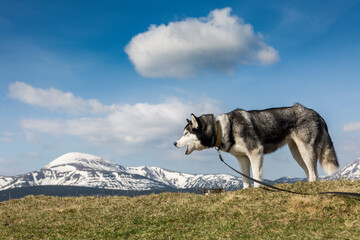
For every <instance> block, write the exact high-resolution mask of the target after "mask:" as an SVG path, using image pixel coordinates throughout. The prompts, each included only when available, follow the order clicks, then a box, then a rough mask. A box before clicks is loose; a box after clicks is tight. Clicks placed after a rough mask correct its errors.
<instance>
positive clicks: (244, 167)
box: [236, 155, 251, 189]
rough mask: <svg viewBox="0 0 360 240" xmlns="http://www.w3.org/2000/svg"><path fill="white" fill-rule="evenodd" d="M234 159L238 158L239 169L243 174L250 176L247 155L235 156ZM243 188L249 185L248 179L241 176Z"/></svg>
mask: <svg viewBox="0 0 360 240" xmlns="http://www.w3.org/2000/svg"><path fill="white" fill-rule="evenodd" d="M236 159H237V160H238V163H239V166H240V170H241V172H242V173H243V174H245V175H247V176H250V160H249V158H248V157H247V156H245V155H242V156H236ZM242 181H243V189H245V188H249V187H250V184H251V183H250V179H248V178H246V177H243V178H242Z"/></svg>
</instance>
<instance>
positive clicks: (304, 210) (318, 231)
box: [0, 181, 360, 239]
mask: <svg viewBox="0 0 360 240" xmlns="http://www.w3.org/2000/svg"><path fill="white" fill-rule="evenodd" d="M280 187H282V188H286V189H290V190H294V191H305V192H308V193H316V192H319V191H349V192H360V181H355V182H351V181H324V182H315V183H295V184H282V185H280ZM359 200H360V199H357V198H352V197H346V196H334V195H312V196H302V195H293V194H289V193H282V192H272V191H266V190H264V189H247V190H239V191H235V192H226V193H222V194H214V195H209V196H202V195H195V194H171V193H163V194H157V195H155V194H154V195H149V196H141V197H134V198H129V197H79V198H71V197H46V196H36V197H34V196H29V197H26V198H23V199H19V200H10V201H6V202H1V203H0V238H5V239H360V228H359V226H360V201H359Z"/></svg>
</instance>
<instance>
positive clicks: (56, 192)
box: [0, 185, 201, 202]
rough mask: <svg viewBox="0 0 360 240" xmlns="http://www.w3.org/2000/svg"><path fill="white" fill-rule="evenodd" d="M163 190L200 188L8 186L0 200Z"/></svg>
mask: <svg viewBox="0 0 360 240" xmlns="http://www.w3.org/2000/svg"><path fill="white" fill-rule="evenodd" d="M164 192H173V193H185V192H186V193H196V194H200V193H201V189H174V188H166V189H161V190H160V189H157V190H156V189H154V190H144V191H131V190H113V189H104V188H90V187H77V186H56V185H50V186H34V187H21V188H10V189H6V190H3V191H0V202H1V201H7V200H10V199H19V198H23V197H26V196H28V195H35V196H36V195H45V196H54V197H82V196H102V197H104V196H127V197H135V196H140V195H149V194H158V193H164Z"/></svg>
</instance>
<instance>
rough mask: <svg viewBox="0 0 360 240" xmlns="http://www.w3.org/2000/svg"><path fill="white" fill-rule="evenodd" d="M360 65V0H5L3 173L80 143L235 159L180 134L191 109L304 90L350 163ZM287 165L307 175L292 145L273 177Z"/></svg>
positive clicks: (209, 167) (256, 101) (185, 166)
mask: <svg viewBox="0 0 360 240" xmlns="http://www.w3.org/2000/svg"><path fill="white" fill-rule="evenodd" d="M359 66H360V2H359V1H136V0H135V1H31V2H30V1H14V0H13V1H5V0H0V83H1V84H0V113H1V123H2V124H1V125H0V175H15V174H20V173H25V172H28V171H33V170H36V169H39V168H41V167H43V166H44V165H46V164H47V163H48V162H50V161H51V160H53V159H55V158H57V157H59V156H61V155H62V154H65V153H67V152H85V153H90V154H94V155H98V156H102V157H105V158H107V159H109V160H111V161H113V162H116V163H118V164H121V165H124V166H141V165H147V166H158V167H163V168H168V169H171V170H175V171H183V172H189V173H231V172H230V171H228V170H227V169H226V168H225V167H224V166H222V165H221V163H220V162H219V161H218V159H217V155H216V152H215V151H214V150H207V151H202V152H194V153H192V154H191V155H190V156H185V155H184V152H185V150H183V149H181V150H179V149H176V148H174V147H173V145H172V143H173V142H174V140H176V139H177V138H178V137H180V135H181V134H182V130H183V127H184V125H185V118H187V117H189V115H190V113H195V114H198V115H200V114H203V113H215V114H220V113H223V112H229V111H231V110H232V109H234V108H243V109H247V110H251V109H264V108H268V107H281V106H291V105H293V104H294V103H295V102H300V103H302V104H303V105H305V106H307V107H309V108H313V109H315V110H316V111H318V112H319V113H320V114H321V115H322V116H323V117H324V119H325V120H326V121H327V123H328V127H329V131H330V134H331V136H332V138H333V141H334V144H335V148H336V150H337V154H338V157H339V161H340V165H341V167H343V166H345V165H346V164H348V163H350V162H352V161H354V160H356V159H357V158H358V157H360V111H359V110H360V108H359V102H360V100H359V99H360V83H359V82H360V68H359ZM225 157H226V158H227V159H229V160H228V161H229V162H230V163H232V164H233V165H235V166H237V163H236V161H235V159H234V158H233V157H232V156H230V155H225ZM320 174H323V172H322V171H320ZM287 175H290V176H297V177H304V176H305V175H304V173H303V172H302V170H301V168H300V167H299V166H298V165H297V163H296V162H295V161H294V160H293V159H292V157H291V155H290V153H289V150H288V149H287V147H284V148H283V149H281V150H280V151H279V152H277V153H275V154H271V155H267V156H265V162H264V177H265V178H269V179H275V178H278V177H282V176H287Z"/></svg>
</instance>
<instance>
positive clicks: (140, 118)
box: [10, 83, 220, 144]
mask: <svg viewBox="0 0 360 240" xmlns="http://www.w3.org/2000/svg"><path fill="white" fill-rule="evenodd" d="M10 88H12V90H10V93H11V96H13V98H16V99H19V100H22V101H24V102H26V103H30V104H33V105H37V106H42V107H45V108H48V109H61V110H63V111H65V112H73V111H74V110H77V111H80V110H81V112H83V113H86V112H87V111H90V112H91V111H95V110H94V108H93V105H91V103H92V102H94V101H95V102H97V105H96V106H97V107H96V111H95V112H100V113H103V114H102V115H97V116H86V117H78V118H74V119H55V120H54V119H51V120H49V119H22V120H21V121H20V125H21V127H22V128H23V129H24V130H25V134H26V137H27V139H28V140H29V141H31V140H32V139H33V136H34V134H32V132H40V133H47V134H51V135H54V136H61V135H65V136H74V137H80V138H82V139H85V140H87V141H89V142H92V143H107V144H108V143H116V144H118V143H122V144H134V143H144V142H149V141H154V140H157V141H158V140H160V139H164V138H166V137H169V136H173V135H174V134H176V135H177V134H179V133H181V132H182V129H183V127H184V125H185V123H186V121H185V119H186V118H189V117H190V116H189V115H190V113H195V114H202V113H214V114H218V113H220V110H219V108H218V107H217V106H216V102H215V101H213V100H211V99H206V100H204V101H199V103H196V104H192V103H190V102H188V103H185V102H182V101H181V100H179V99H176V98H172V99H168V100H166V101H165V102H162V103H158V104H150V103H137V104H134V105H129V104H113V105H111V106H107V105H103V104H101V103H100V102H98V101H97V100H91V101H90V100H84V99H82V98H80V97H74V95H73V94H72V93H63V92H61V91H59V90H57V89H49V90H44V89H36V88H34V87H32V86H30V85H28V84H25V83H15V84H12V85H11V87H10ZM19 89H20V90H19ZM24 89H25V90H24ZM20 93H24V94H25V96H20ZM37 94H39V95H40V96H35V95H37ZM55 99H57V100H58V101H57V102H56V101H55ZM43 102H44V103H43ZM79 109H80V110H79Z"/></svg>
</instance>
